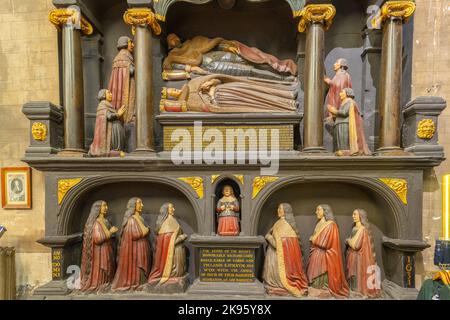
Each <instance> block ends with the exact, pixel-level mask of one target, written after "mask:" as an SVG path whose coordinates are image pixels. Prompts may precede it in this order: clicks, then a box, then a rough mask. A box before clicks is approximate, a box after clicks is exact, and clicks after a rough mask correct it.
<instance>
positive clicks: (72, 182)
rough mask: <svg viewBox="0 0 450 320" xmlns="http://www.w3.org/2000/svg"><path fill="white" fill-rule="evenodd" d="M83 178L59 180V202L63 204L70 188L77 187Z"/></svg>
mask: <svg viewBox="0 0 450 320" xmlns="http://www.w3.org/2000/svg"><path fill="white" fill-rule="evenodd" d="M81 180H83V178H74V179H61V180H58V204H61V203H62V201H63V200H64V197H65V196H66V193H67V192H69V190H70V189H72V188H73V187H75V186H76V185H77V184H79V183H80V182H81Z"/></svg>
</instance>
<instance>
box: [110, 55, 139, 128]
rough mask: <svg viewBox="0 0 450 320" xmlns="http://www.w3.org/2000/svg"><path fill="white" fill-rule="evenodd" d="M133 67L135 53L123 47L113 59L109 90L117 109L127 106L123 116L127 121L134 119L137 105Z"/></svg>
mask: <svg viewBox="0 0 450 320" xmlns="http://www.w3.org/2000/svg"><path fill="white" fill-rule="evenodd" d="M131 68H134V58H133V55H132V54H131V52H129V51H128V50H127V49H121V50H120V51H119V53H118V54H117V56H116V57H115V58H114V61H113V67H112V72H111V78H110V80H109V86H108V90H109V91H110V92H111V93H112V96H113V98H112V102H111V104H112V105H113V106H114V108H115V109H116V110H119V109H120V108H121V107H122V106H126V107H127V110H126V112H125V114H124V116H123V119H124V122H125V123H128V122H130V121H132V120H133V116H134V107H135V81H134V77H133V76H131V75H130V69H131Z"/></svg>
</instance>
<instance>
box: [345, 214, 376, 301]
mask: <svg viewBox="0 0 450 320" xmlns="http://www.w3.org/2000/svg"><path fill="white" fill-rule="evenodd" d="M346 245H347V267H346V275H347V281H348V284H349V286H350V289H351V290H352V291H356V292H358V293H360V294H362V295H363V296H366V297H370V298H376V297H379V296H380V288H379V287H378V288H377V286H376V285H377V284H379V282H380V281H379V280H380V279H374V281H372V280H371V279H369V277H373V276H377V273H376V272H375V268H376V266H377V261H376V258H375V250H374V247H373V242H372V237H371V233H370V229H369V221H368V219H367V212H366V211H365V210H363V209H355V210H354V211H353V229H352V234H351V236H350V238H348V239H347V240H346ZM375 280H376V281H375ZM369 286H370V287H369Z"/></svg>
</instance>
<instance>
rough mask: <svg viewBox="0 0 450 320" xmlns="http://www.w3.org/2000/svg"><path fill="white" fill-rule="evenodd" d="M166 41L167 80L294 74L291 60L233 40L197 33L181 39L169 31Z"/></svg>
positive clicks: (278, 77)
mask: <svg viewBox="0 0 450 320" xmlns="http://www.w3.org/2000/svg"><path fill="white" fill-rule="evenodd" d="M167 43H168V47H169V49H170V51H169V54H168V55H167V57H166V59H165V60H164V64H163V68H164V70H165V76H166V77H167V80H181V79H188V78H191V76H192V75H205V74H225V75H231V76H242V77H254V78H260V79H270V80H288V81H292V80H294V79H295V75H296V74H297V65H296V64H295V62H294V61H293V60H291V59H287V60H280V59H278V58H277V57H275V56H273V55H270V54H268V53H265V52H262V51H261V50H259V49H257V48H250V47H248V46H246V45H244V44H242V43H240V42H238V41H234V40H232V41H230V40H224V39H222V38H214V39H209V38H206V37H203V36H196V37H194V38H192V39H189V40H187V41H185V42H184V43H182V42H181V40H180V38H179V37H178V36H177V35H175V34H173V33H172V34H169V36H168V37H167Z"/></svg>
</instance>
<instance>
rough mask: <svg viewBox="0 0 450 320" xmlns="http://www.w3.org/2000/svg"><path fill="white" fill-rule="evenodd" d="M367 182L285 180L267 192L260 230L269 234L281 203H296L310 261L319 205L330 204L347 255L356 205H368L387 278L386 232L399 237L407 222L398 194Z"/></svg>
mask: <svg viewBox="0 0 450 320" xmlns="http://www.w3.org/2000/svg"><path fill="white" fill-rule="evenodd" d="M372 187H373V188H371V187H369V186H368V185H366V186H364V184H363V183H355V182H353V183H352V182H351V181H333V179H329V180H328V181H298V182H292V183H287V184H285V185H284V186H283V184H282V183H280V184H279V186H278V187H276V188H274V191H273V192H268V193H266V197H265V198H264V200H262V201H261V203H260V205H259V206H258V208H259V209H258V213H259V214H258V213H257V214H256V216H255V219H256V232H257V234H258V235H263V236H264V235H265V234H266V233H267V232H268V231H269V229H270V228H271V227H272V226H273V224H274V223H275V222H276V220H277V219H278V217H277V207H278V205H279V204H280V203H283V202H287V203H290V204H291V205H292V207H293V211H294V215H295V220H296V222H297V228H298V230H299V232H300V239H301V243H302V251H303V256H304V257H303V258H304V261H305V263H306V262H307V261H308V255H309V249H310V242H309V237H310V236H311V235H312V233H313V231H314V228H315V225H316V223H317V218H316V214H315V209H316V207H317V205H319V204H329V205H330V206H331V207H332V209H333V212H334V215H335V218H336V222H337V224H338V226H339V231H340V240H341V248H342V250H343V254H344V255H345V240H346V239H347V238H348V237H349V236H350V234H351V230H352V225H353V219H352V213H353V210H354V209H356V208H362V209H365V210H366V211H367V213H368V218H369V221H370V223H371V232H372V237H373V241H374V246H375V251H376V256H377V263H378V265H379V266H380V267H381V272H382V277H383V278H384V268H383V260H384V259H385V252H384V250H383V246H382V237H383V235H385V236H388V237H392V238H396V237H399V236H400V235H402V234H403V231H402V230H401V225H402V224H403V223H404V217H403V213H404V212H403V210H401V204H400V203H399V200H398V199H396V198H395V197H396V195H395V194H394V193H391V192H390V191H389V190H384V189H383V187H382V186H381V185H379V189H378V188H377V184H376V183H374V185H373V186H372Z"/></svg>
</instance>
